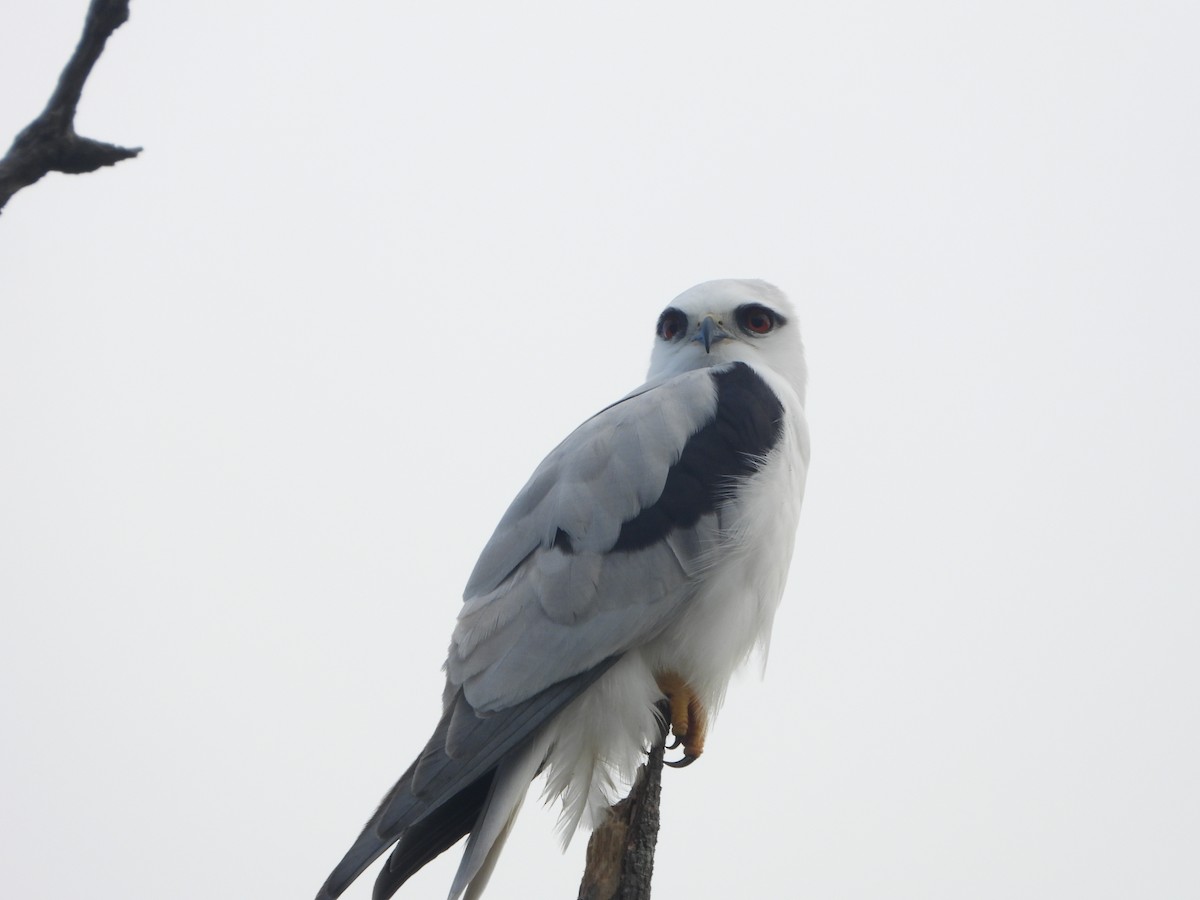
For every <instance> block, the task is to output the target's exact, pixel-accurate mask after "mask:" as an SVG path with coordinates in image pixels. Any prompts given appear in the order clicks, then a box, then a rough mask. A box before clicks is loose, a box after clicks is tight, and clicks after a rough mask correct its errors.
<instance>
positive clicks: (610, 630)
mask: <svg viewBox="0 0 1200 900" xmlns="http://www.w3.org/2000/svg"><path fill="white" fill-rule="evenodd" d="M804 385H805V364H804V350H803V346H802V344H801V341H800V332H799V330H798V328H797V325H796V322H795V316H794V313H793V310H792V307H791V305H790V304H789V303H788V301H787V299H786V298H785V297H784V295H783V294H782V292H780V291H779V289H778V288H775V287H773V286H772V285H769V284H767V283H766V282H763V281H741V280H723V281H710V282H706V283H704V284H700V285H697V286H696V287H693V288H691V289H690V290H688V291H685V292H684V293H683V294H680V295H679V296H678V297H676V298H675V300H674V301H672V302H671V305H670V306H668V307H667V308H666V309H665V310H663V312H662V314H661V315H660V316H659V318H658V326H657V329H656V336H655V340H654V350H653V353H652V354H651V357H650V372H649V376H648V380H647V381H646V383H645V384H643V385H642V386H641V387H639V388H638V389H637V390H635V391H633V393H631V394H628V395H627V396H626V397H624V398H623V399H621V400H618V401H617V402H616V403H614V404H612V405H611V406H609V407H607V408H606V409H604V410H602V411H600V412H599V413H597V414H596V415H594V416H593V417H592V418H590V419H588V420H587V421H586V422H584V423H583V424H582V425H580V426H579V427H578V428H577V429H575V431H573V432H572V433H571V434H570V435H568V436H567V438H566V440H564V441H563V442H562V443H561V444H559V445H558V447H556V448H555V449H554V450H553V451H552V452H551V453H550V455H549V456H547V457H546V459H545V460H544V461H543V462H542V464H541V465H540V466H538V468H537V470H536V471H535V472H534V473H533V477H532V478H530V480H529V483H528V484H526V485H525V487H524V488H523V489H522V490H521V492H520V493H519V494H518V495H517V498H516V499H515V500H514V501H513V503H512V505H511V506H510V507H509V509H508V512H507V513H505V515H504V517H503V518H502V519H501V520H500V524H499V525H498V526H497V528H496V531H495V534H493V535H492V538H491V540H490V541H489V542H488V544H487V546H486V547H484V549H483V554H482V555H481V556H480V558H479V561H478V563H476V565H475V570H474V572H472V574H471V577H470V580H469V581H468V582H467V587H466V591H465V592H464V603H463V607H462V611H461V612H460V613H459V615H458V623H457V626H456V627H455V629H454V634H453V636H452V638H451V641H450V652H449V658H448V659H447V660H446V689H445V693H444V695H443V709H444V712H443V715H442V718H441V721H440V722H438V724H437V727H436V728H435V729H434V732H433V737H431V738H430V739H429V742H428V743H427V744H426V745H425V749H424V750H422V751H421V754H420V756H418V757H417V759H416V761H415V762H414V763H413V764H412V765H411V766H410V767H409V769H408V771H407V772H405V773H404V775H403V776H401V778H400V780H399V782H397V783H396V785H395V786H394V787H393V788H392V789H391V791H390V792H389V793H388V794H387V796H385V797H384V798H383V802H382V803H381V804H380V806H379V809H378V810H377V811H376V812H375V814H374V815H373V816H372V817H371V820H370V821H369V822H368V823H367V825H366V827H365V828H364V829H363V831H362V834H361V835H360V836H359V838H358V840H357V841H356V842H355V844H354V845H353V846H352V847H351V848H350V850H349V852H348V853H347V854H346V856H345V858H343V859H342V861H341V863H339V864H338V866H337V868H335V869H334V870H333V873H332V874H331V875H330V876H329V879H328V880H327V881H326V882H325V885H324V886H323V887H322V888H321V891H320V893H319V894H318V900H332V898H335V897H338V896H339V895H340V894H341V893H342V892H343V891H344V890H345V889H346V888H347V886H348V885H349V884H350V883H351V882H352V881H354V879H355V878H357V877H358V876H359V875H360V874H361V873H362V872H363V870H364V869H366V868H367V866H369V865H370V864H371V863H372V862H373V861H374V860H375V859H377V858H378V857H379V856H380V855H381V854H383V853H384V852H385V851H386V850H388V848H390V847H392V845H395V849H394V850H393V851H392V854H391V857H390V858H389V859H388V861H387V863H386V865H385V866H384V867H383V869H382V870H381V871H380V873H379V876H378V880H377V881H376V883H375V893H374V897H375V900H386V898H388V897H391V896H392V894H393V893H394V892H395V891H396V890H397V889H398V888H399V887H400V886H401V885H402V884H403V883H404V882H405V881H406V880H407V879H408V878H409V877H411V876H412V875H413V873H414V872H416V871H417V870H418V869H420V868H421V867H422V866H423V865H425V864H426V863H427V862H429V861H430V860H431V859H433V858H434V857H435V856H437V855H438V854H440V853H442V852H443V851H444V850H447V849H448V848H450V847H451V846H452V845H453V844H454V843H455V842H456V841H458V840H459V838H461V837H462V836H463V835H466V834H468V833H469V834H470V838H469V839H468V841H467V845H466V850H465V852H464V854H463V858H462V863H461V864H460V866H459V868H458V873H457V875H456V877H455V879H454V883H453V886H452V887H451V889H450V900H458V898H459V897H461V896H463V893H464V892H466V900H474V898H477V897H479V896H480V894H481V893H482V891H483V888H484V886H485V885H486V883H487V880H488V877H489V876H490V875H491V872H492V868H493V866H494V865H495V863H496V859H497V857H498V855H499V853H500V850H501V848H502V846H503V844H504V841H505V838H506V837H507V835H508V832H509V829H510V828H511V827H512V824H513V821H514V820H515V818H516V815H517V812H518V811H519V809H520V807H521V804H522V802H523V801H524V798H525V794H526V792H527V790H528V788H529V784H530V782H531V781H532V780H533V779H534V777H535V776H537V774H538V773H539V772H545V773H546V776H547V790H546V793H547V796H548V797H551V798H553V797H559V798H561V800H562V807H563V812H562V820H561V825H562V828H563V831H564V833H565V834H566V835H567V836H568V837H569V836H570V834H571V833H573V832H574V831H575V829H576V827H577V826H578V825H579V824H580V823H581V822H583V821H585V820H586V821H587V823H588V824H589V825H590V824H594V823H595V821H596V820H597V817H598V815H599V814H600V813H602V812H603V810H604V809H605V808H606V807H607V806H608V805H609V804H610V803H611V802H613V801H614V800H615V799H616V793H617V791H618V790H619V789H620V788H621V787H623V786H625V785H627V784H628V783H629V782H630V781H631V780H632V778H633V776H634V774H635V773H636V770H637V767H638V765H639V764H640V763H641V762H642V760H643V759H644V757H645V753H646V749H647V747H648V746H650V744H651V742H652V741H655V740H657V739H658V736H659V734H660V733H661V731H660V729H661V724H660V721H659V719H658V713H657V712H656V705H657V704H658V703H659V702H660V701H662V700H663V699H664V697H665V698H666V699H668V700H669V701H670V722H669V723H668V724H669V725H670V728H671V730H672V731H673V732H674V734H675V738H676V741H677V742H678V743H679V744H681V745H682V748H683V751H682V752H683V758H682V760H681V761H680V762H682V763H685V764H686V763H687V762H690V761H691V760H693V759H695V758H696V757H698V756H699V755H700V754H701V752H702V751H703V749H704V740H705V734H706V729H707V723H708V719H709V717H710V716H711V715H712V714H713V713H714V712H715V711H716V709H717V708H718V707H719V706H720V704H721V702H722V700H723V699H724V694H725V690H726V687H727V686H728V683H729V679H730V677H731V676H732V674H733V672H734V670H735V669H736V668H737V667H738V666H739V665H741V664H742V663H743V662H744V661H745V660H746V659H747V658H748V656H749V655H750V653H751V651H752V650H753V649H754V648H755V646H756V645H763V646H765V645H766V643H767V641H768V639H769V637H770V632H771V623H772V620H773V619H774V616H775V610H776V608H777V607H778V605H779V599H780V596H781V595H782V593H783V588H784V582H785V580H786V578H787V572H788V566H789V564H790V562H791V558H792V547H793V544H794V541H795V532H796V523H797V519H798V517H799V513H800V502H801V499H802V497H803V494H804V479H805V474H806V472H807V468H808V458H809V442H808V428H807V425H806V423H805V419H804Z"/></svg>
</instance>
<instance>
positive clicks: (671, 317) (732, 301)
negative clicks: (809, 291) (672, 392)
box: [649, 278, 805, 400]
mask: <svg viewBox="0 0 1200 900" xmlns="http://www.w3.org/2000/svg"><path fill="white" fill-rule="evenodd" d="M732 362H745V363H749V364H750V365H752V366H754V367H755V368H764V367H765V368H768V369H771V370H772V371H774V372H776V373H778V374H779V375H781V376H783V378H785V379H786V380H787V382H788V383H789V384H790V385H791V386H792V388H793V389H794V390H795V391H796V394H797V395H798V396H799V397H800V399H801V400H803V399H804V383H805V366H804V345H803V343H801V341H800V329H799V327H798V326H797V323H796V314H795V310H794V309H793V308H792V304H791V303H790V302H789V301H788V299H787V297H785V296H784V294H783V291H781V290H779V288H777V287H775V286H774V285H773V284H768V283H767V282H765V281H757V280H749V279H747V280H743V279H736V278H727V279H722V280H720V281H706V282H704V283H703V284H698V285H696V286H695V287H693V288H689V289H688V290H686V291H684V292H683V293H682V294H680V295H679V296H678V297H676V298H675V299H674V300H672V301H671V304H670V305H669V306H668V307H667V308H666V309H664V310H663V311H662V315H660V316H659V317H658V326H657V329H656V332H655V339H654V351H653V352H652V353H651V354H650V374H649V377H650V378H651V379H653V378H661V377H669V376H671V375H678V374H681V373H683V372H687V371H690V370H692V369H702V368H706V367H709V366H720V365H724V364H726V363H732Z"/></svg>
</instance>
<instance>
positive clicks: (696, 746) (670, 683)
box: [655, 672, 708, 769]
mask: <svg viewBox="0 0 1200 900" xmlns="http://www.w3.org/2000/svg"><path fill="white" fill-rule="evenodd" d="M655 680H656V681H657V682H658V689H659V690H660V691H662V692H663V693H664V694H665V695H666V697H667V700H668V701H669V702H670V704H671V723H670V724H671V733H672V734H673V735H675V740H674V741H672V742H671V743H670V744H669V745H668V747H667V749H668V750H674V749H675V748H676V747H683V756H682V758H680V759H677V760H674V761H671V760H664V761H663V762H664V763H665V764H666V765H668V766H672V767H673V768H676V769H682V768H683V767H684V766H689V765H691V764H692V763H694V762H695V761H696V759H697V757H699V756H700V754H701V753H703V752H704V738H705V736H706V735H707V733H708V713H706V712H705V710H704V705H703V704H702V703H701V702H700V698H699V697H698V696H696V692H695V690H693V689H692V686H691V685H690V684H688V683H687V682H686V681H684V680H683V678H682V677H680V675H679V674H678V673H677V672H662V673H660V674H659V675H658V676H657V677H656V678H655Z"/></svg>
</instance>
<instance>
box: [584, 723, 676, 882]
mask: <svg viewBox="0 0 1200 900" xmlns="http://www.w3.org/2000/svg"><path fill="white" fill-rule="evenodd" d="M670 715H671V713H670V708H669V707H667V708H666V709H665V713H664V719H665V720H666V721H670ZM666 738H667V735H666V731H665V730H664V732H663V735H662V738H661V739H660V740H658V741H657V742H656V743H655V745H654V746H653V747H651V748H650V754H649V756H648V757H647V758H646V764H645V765H644V766H642V767H641V768H640V769H639V770H638V776H637V780H636V781H635V782H634V785H633V789H632V790H631V791H630V792H629V796H628V797H626V798H625V799H624V800H622V801H621V802H620V803H617V804H616V805H615V806H612V807H610V808H609V810H608V818H607V819H605V820H604V822H603V823H602V824H601V825H600V827H599V828H597V829H596V830H595V831H593V832H592V837H591V840H589V841H588V846H587V862H586V864H585V866H584V870H583V880H582V881H581V882H580V884H579V898H578V900H650V878H651V876H652V875H653V874H654V848H655V846H656V845H657V844H658V813H659V804H660V800H661V797H662V771H663V749H664V747H663V745H664V744H665V743H666Z"/></svg>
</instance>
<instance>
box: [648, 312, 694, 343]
mask: <svg viewBox="0 0 1200 900" xmlns="http://www.w3.org/2000/svg"><path fill="white" fill-rule="evenodd" d="M655 332H656V333H657V334H658V336H659V337H660V338H662V339H663V340H664V341H677V340H679V339H680V338H681V337H683V335H684V334H685V333H686V332H687V316H685V315H684V314H683V312H682V311H680V310H678V309H676V308H675V307H673V306H668V307H667V308H666V309H664V310H663V311H662V315H661V316H659V317H658V327H657V328H656V329H655Z"/></svg>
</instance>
